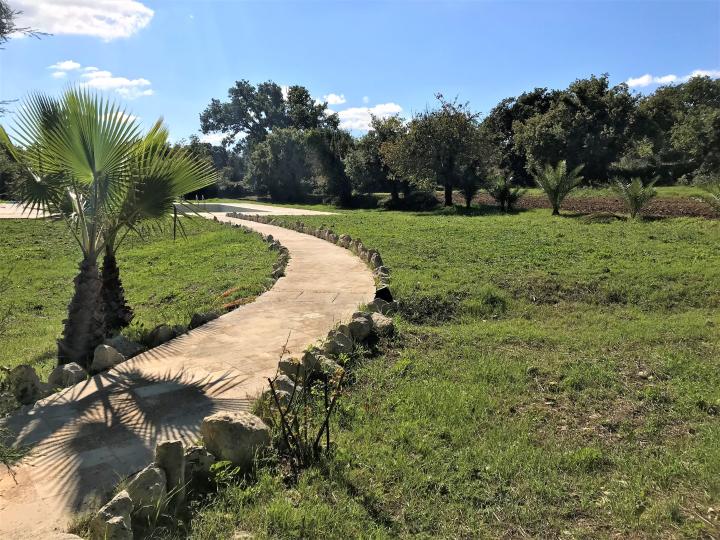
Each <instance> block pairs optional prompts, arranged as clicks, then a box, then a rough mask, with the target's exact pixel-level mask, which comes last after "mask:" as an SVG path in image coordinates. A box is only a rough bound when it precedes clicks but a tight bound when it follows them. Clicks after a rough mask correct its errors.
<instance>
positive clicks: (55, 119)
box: [0, 90, 139, 367]
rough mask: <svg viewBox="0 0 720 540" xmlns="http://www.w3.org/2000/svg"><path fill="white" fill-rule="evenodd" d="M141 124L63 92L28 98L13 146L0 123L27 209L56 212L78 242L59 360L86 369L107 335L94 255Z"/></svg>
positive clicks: (118, 199)
mask: <svg viewBox="0 0 720 540" xmlns="http://www.w3.org/2000/svg"><path fill="white" fill-rule="evenodd" d="M138 132H139V128H138V126H137V124H136V122H135V120H134V119H133V118H132V117H130V116H128V115H126V114H124V112H123V111H121V110H120V109H118V108H117V107H116V106H115V105H112V104H110V103H108V102H106V101H105V100H103V99H101V98H99V97H97V96H95V95H92V94H90V93H88V92H85V91H82V90H68V91H67V92H66V93H65V94H64V95H63V96H62V98H61V99H59V100H57V99H54V98H51V97H48V96H44V95H42V94H35V95H33V96H31V97H30V98H29V99H28V100H27V101H26V103H25V104H24V107H23V108H22V109H21V110H20V111H19V113H18V115H17V119H16V124H15V130H14V134H15V140H16V141H17V143H18V144H19V145H20V146H21V147H22V150H20V149H18V148H16V147H15V146H14V144H13V143H12V142H11V140H10V137H9V136H8V134H7V132H6V131H5V129H3V128H2V127H0V142H2V143H4V146H5V147H6V148H7V149H8V152H9V153H10V155H11V156H12V158H13V159H14V160H15V161H16V162H17V163H18V164H19V165H20V166H21V167H22V168H23V169H24V171H25V172H26V174H25V175H23V178H22V179H21V181H20V183H19V185H18V192H19V193H18V195H19V199H20V202H21V204H22V205H23V206H25V207H26V208H28V209H30V210H31V211H32V210H42V211H46V212H49V213H52V214H55V215H58V216H60V217H61V218H62V219H64V221H65V222H66V224H67V226H68V229H69V230H70V231H71V233H72V235H73V237H74V238H75V240H76V241H77V243H78V246H79V247H80V250H81V252H82V261H81V262H80V268H79V272H78V275H77V276H76V278H75V281H74V285H75V292H74V294H73V297H72V300H71V301H70V304H69V306H68V316H67V319H65V321H64V329H63V335H62V338H61V339H60V340H59V341H58V361H59V362H60V363H68V362H78V363H80V364H81V365H83V366H86V367H87V366H88V365H89V363H90V361H91V357H92V352H93V350H94V348H95V347H96V346H97V345H98V344H100V343H102V341H103V339H104V338H105V314H104V310H103V305H102V282H101V280H100V275H99V270H98V257H99V256H100V255H101V254H102V252H103V249H104V247H105V234H106V232H107V230H108V227H109V225H110V220H109V218H110V216H113V215H114V214H116V213H117V211H118V210H119V208H120V207H121V204H122V201H123V199H124V197H125V195H126V193H127V191H128V189H129V187H130V182H129V177H128V175H127V172H126V166H127V163H128V160H129V159H130V156H131V154H132V151H133V148H134V146H135V144H136V143H135V141H136V140H137V138H138Z"/></svg>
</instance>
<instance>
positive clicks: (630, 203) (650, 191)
mask: <svg viewBox="0 0 720 540" xmlns="http://www.w3.org/2000/svg"><path fill="white" fill-rule="evenodd" d="M656 181H657V180H653V181H652V182H650V183H649V184H643V181H642V180H641V179H640V178H633V179H632V180H631V181H630V182H624V181H623V180H616V181H615V184H614V185H613V188H614V190H615V192H616V193H617V194H618V195H620V197H621V198H622V200H623V202H624V203H625V206H626V207H627V209H628V212H630V217H631V218H635V217H637V215H638V213H639V212H640V211H641V210H642V209H643V208H644V207H645V206H646V205H647V203H649V202H650V200H652V199H653V198H654V197H655V196H656V195H657V191H656V190H655V188H654V187H653V186H654V185H655V182H656Z"/></svg>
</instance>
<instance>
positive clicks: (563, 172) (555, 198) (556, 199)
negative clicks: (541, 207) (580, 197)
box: [533, 159, 583, 216]
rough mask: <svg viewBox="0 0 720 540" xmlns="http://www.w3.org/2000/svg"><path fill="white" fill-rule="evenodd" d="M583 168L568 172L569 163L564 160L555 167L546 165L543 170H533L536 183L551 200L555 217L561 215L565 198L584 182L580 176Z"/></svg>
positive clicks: (580, 166) (579, 166) (579, 167)
mask: <svg viewBox="0 0 720 540" xmlns="http://www.w3.org/2000/svg"><path fill="white" fill-rule="evenodd" d="M582 168H583V166H582V165H578V166H577V167H575V168H574V169H572V170H570V171H568V170H567V162H566V161H565V160H564V159H563V160H562V161H560V162H559V163H558V164H557V165H555V167H553V166H552V165H545V167H544V168H542V169H541V168H539V167H537V168H535V169H534V170H533V177H534V178H535V182H537V185H538V186H540V188H541V189H542V190H543V191H544V192H545V195H547V197H548V199H549V200H550V204H551V205H552V209H553V211H552V213H553V216H557V215H559V214H560V205H561V204H562V202H563V200H564V199H565V197H567V196H568V194H569V193H570V192H571V191H572V190H573V189H575V188H576V187H577V186H578V184H579V183H580V182H582V179H583V177H582V176H580V170H581V169H582Z"/></svg>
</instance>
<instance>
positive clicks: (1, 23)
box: [0, 0, 46, 45]
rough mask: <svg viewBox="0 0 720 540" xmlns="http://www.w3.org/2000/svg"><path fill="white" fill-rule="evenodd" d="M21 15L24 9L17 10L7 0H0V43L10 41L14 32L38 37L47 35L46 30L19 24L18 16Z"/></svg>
mask: <svg viewBox="0 0 720 540" xmlns="http://www.w3.org/2000/svg"><path fill="white" fill-rule="evenodd" d="M19 15H22V11H16V10H14V9H12V8H11V7H10V4H8V3H7V2H6V0H0V45H3V44H5V43H7V42H8V41H10V38H11V36H12V35H13V34H24V35H26V36H31V37H37V38H39V37H40V36H43V35H46V34H45V33H44V32H38V31H37V30H33V29H32V28H29V27H25V26H18V25H17V18H18V16H19Z"/></svg>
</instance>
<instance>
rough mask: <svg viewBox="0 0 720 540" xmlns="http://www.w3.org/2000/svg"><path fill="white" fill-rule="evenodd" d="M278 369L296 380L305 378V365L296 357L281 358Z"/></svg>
mask: <svg viewBox="0 0 720 540" xmlns="http://www.w3.org/2000/svg"><path fill="white" fill-rule="evenodd" d="M278 371H279V372H280V373H282V374H283V375H287V376H288V377H290V378H291V379H292V380H294V381H302V380H303V379H304V378H305V366H304V364H303V363H302V362H300V361H299V360H297V359H296V358H283V359H281V360H280V361H279V362H278Z"/></svg>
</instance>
